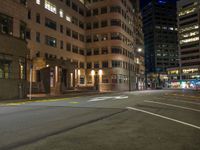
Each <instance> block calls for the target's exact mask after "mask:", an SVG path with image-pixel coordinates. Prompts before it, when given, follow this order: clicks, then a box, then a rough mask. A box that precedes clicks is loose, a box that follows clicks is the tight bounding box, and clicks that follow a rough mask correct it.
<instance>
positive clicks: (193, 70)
mask: <svg viewBox="0 0 200 150" xmlns="http://www.w3.org/2000/svg"><path fill="white" fill-rule="evenodd" d="M198 71H199V69H198V68H190V69H183V73H185V74H188V73H198Z"/></svg>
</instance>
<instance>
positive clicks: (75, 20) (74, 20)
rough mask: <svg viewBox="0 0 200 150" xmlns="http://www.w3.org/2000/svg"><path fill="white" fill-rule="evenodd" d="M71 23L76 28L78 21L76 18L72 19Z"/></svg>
mask: <svg viewBox="0 0 200 150" xmlns="http://www.w3.org/2000/svg"><path fill="white" fill-rule="evenodd" d="M72 23H73V24H75V25H77V26H78V19H77V18H76V17H72Z"/></svg>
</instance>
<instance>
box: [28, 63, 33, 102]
mask: <svg viewBox="0 0 200 150" xmlns="http://www.w3.org/2000/svg"><path fill="white" fill-rule="evenodd" d="M32 74H33V65H32V64H31V65H30V85H29V100H31V99H32Z"/></svg>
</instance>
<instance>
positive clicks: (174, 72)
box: [168, 70, 179, 74]
mask: <svg viewBox="0 0 200 150" xmlns="http://www.w3.org/2000/svg"><path fill="white" fill-rule="evenodd" d="M178 73H179V71H178V70H171V71H168V74H178Z"/></svg>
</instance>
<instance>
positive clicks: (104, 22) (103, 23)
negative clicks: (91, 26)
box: [101, 20, 108, 28]
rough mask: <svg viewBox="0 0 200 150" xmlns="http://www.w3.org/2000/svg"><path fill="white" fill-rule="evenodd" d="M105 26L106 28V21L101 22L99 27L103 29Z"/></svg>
mask: <svg viewBox="0 0 200 150" xmlns="http://www.w3.org/2000/svg"><path fill="white" fill-rule="evenodd" d="M106 26H108V21H107V20H103V21H101V27H102V28H103V27H106Z"/></svg>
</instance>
